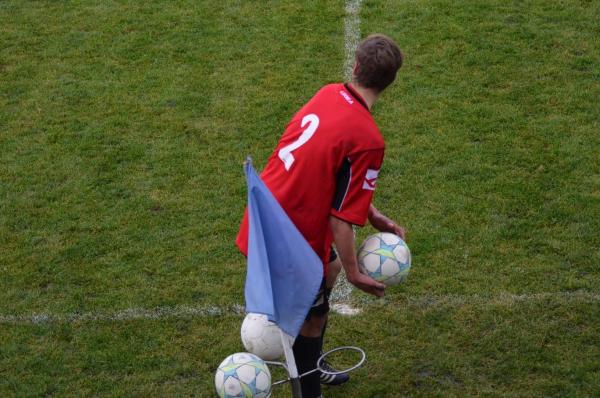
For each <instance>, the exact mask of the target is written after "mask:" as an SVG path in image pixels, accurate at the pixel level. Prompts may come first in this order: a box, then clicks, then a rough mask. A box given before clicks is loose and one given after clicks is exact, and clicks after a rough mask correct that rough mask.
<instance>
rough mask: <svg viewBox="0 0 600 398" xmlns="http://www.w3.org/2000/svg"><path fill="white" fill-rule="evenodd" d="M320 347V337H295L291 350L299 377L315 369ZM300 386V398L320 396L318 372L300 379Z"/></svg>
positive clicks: (316, 397)
mask: <svg viewBox="0 0 600 398" xmlns="http://www.w3.org/2000/svg"><path fill="white" fill-rule="evenodd" d="M320 346H321V338H320V337H305V336H302V335H298V337H296V341H295V342H294V346H293V347H292V349H293V351H294V358H295V359H296V367H297V368H298V374H299V375H301V374H302V373H305V372H308V371H309V370H313V369H314V368H316V367H317V360H318V359H319V355H320V353H319V348H320ZM300 384H301V385H302V398H318V397H320V396H321V382H320V380H319V372H315V373H312V374H310V375H308V376H304V377H303V378H301V379H300Z"/></svg>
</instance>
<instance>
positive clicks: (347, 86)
mask: <svg viewBox="0 0 600 398" xmlns="http://www.w3.org/2000/svg"><path fill="white" fill-rule="evenodd" d="M344 88H345V89H346V90H348V92H349V93H350V94H351V95H352V96H353V97H354V99H356V100H357V101H358V102H359V103H360V104H361V105H362V106H364V107H365V109H366V110H367V112H369V113H371V110H370V109H369V107H368V106H367V103H366V102H365V100H364V99H363V97H362V96H361V95H360V94H359V93H357V92H356V90H354V89H353V88H352V86H350V85H349V84H348V83H344Z"/></svg>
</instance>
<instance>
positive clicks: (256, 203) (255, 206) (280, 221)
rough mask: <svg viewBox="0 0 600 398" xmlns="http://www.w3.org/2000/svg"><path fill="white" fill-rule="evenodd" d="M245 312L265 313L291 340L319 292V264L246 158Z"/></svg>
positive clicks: (317, 258)
mask: <svg viewBox="0 0 600 398" xmlns="http://www.w3.org/2000/svg"><path fill="white" fill-rule="evenodd" d="M244 170H245V172H246V179H247V182H248V216H249V231H248V234H249V236H248V271H247V272H248V273H247V275H246V289H245V296H246V311H247V312H255V313H259V314H265V315H267V316H268V318H269V320H270V321H272V322H275V323H276V324H277V325H278V326H279V328H280V329H281V330H283V331H284V332H285V333H287V334H288V335H290V336H292V337H293V338H296V337H297V336H298V333H299V332H300V328H301V327H302V323H303V322H304V319H305V318H306V315H307V314H308V310H309V309H310V307H311V306H312V304H313V302H314V300H315V297H316V296H317V293H318V291H319V286H320V285H321V280H322V278H323V263H322V262H321V259H320V258H319V256H317V254H316V253H315V251H314V250H313V248H312V247H311V246H310V245H309V244H308V242H307V241H306V239H304V237H303V236H302V234H301V233H300V231H298V229H297V228H296V226H295V225H294V223H293V222H292V221H291V220H290V219H289V217H288V216H287V214H286V213H285V211H284V210H283V209H282V208H281V206H280V205H279V203H278V202H277V200H276V199H275V197H274V196H273V194H271V192H270V191H269V189H268V188H267V187H266V185H265V184H264V183H263V182H262V180H261V179H260V177H259V176H258V175H257V174H256V171H255V170H254V168H253V167H252V160H251V159H250V158H248V160H247V161H246V163H245V165H244Z"/></svg>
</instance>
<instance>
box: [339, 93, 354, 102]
mask: <svg viewBox="0 0 600 398" xmlns="http://www.w3.org/2000/svg"><path fill="white" fill-rule="evenodd" d="M340 94H341V95H342V97H344V99H345V100H346V102H347V103H349V104H350V105H352V104H354V100H353V99H352V97H350V95H349V94H348V93H347V92H345V91H344V90H340Z"/></svg>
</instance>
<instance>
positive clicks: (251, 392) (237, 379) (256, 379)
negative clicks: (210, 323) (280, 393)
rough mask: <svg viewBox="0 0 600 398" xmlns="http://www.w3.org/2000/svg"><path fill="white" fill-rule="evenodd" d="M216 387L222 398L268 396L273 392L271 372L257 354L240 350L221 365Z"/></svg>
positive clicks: (261, 397)
mask: <svg viewBox="0 0 600 398" xmlns="http://www.w3.org/2000/svg"><path fill="white" fill-rule="evenodd" d="M215 388H216V389H217V394H218V395H219V397H221V398H267V397H268V396H269V394H270V393H271V372H269V368H268V367H267V365H266V364H265V363H264V361H263V360H262V359H260V358H259V357H257V356H256V355H253V354H250V353H247V352H238V353H236V354H231V355H230V356H228V357H227V358H225V359H224V360H223V362H221V364H220V365H219V368H218V369H217V373H216V374H215Z"/></svg>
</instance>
